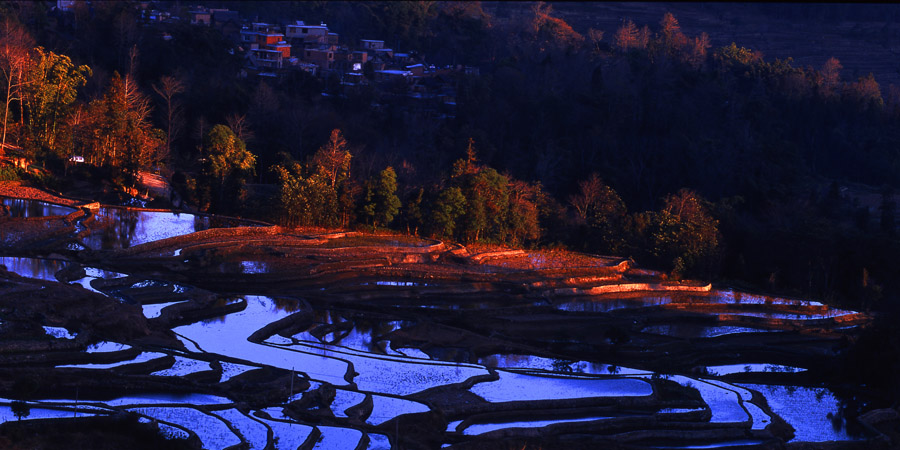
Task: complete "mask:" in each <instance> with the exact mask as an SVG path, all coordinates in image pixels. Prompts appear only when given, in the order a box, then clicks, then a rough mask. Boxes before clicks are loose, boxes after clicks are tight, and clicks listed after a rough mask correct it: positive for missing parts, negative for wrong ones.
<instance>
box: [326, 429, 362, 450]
mask: <svg viewBox="0 0 900 450" xmlns="http://www.w3.org/2000/svg"><path fill="white" fill-rule="evenodd" d="M316 428H318V429H319V431H320V432H321V433H322V437H321V438H320V440H319V442H318V443H317V444H316V447H315V448H316V449H321V450H325V449H334V450H344V449H349V448H356V446H357V445H358V444H359V440H360V439H362V437H363V433H362V431H359V430H354V429H352V428H340V427H326V426H322V425H319V426H317V427H316Z"/></svg>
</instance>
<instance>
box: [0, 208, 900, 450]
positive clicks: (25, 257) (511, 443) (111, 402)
mask: <svg viewBox="0 0 900 450" xmlns="http://www.w3.org/2000/svg"><path fill="white" fill-rule="evenodd" d="M4 202H5V203H4V204H7V202H8V203H9V204H15V205H17V206H16V207H17V208H18V210H19V211H27V214H25V213H22V214H13V215H10V216H8V217H5V218H3V219H2V221H0V229H2V230H5V233H4V234H5V235H6V236H7V237H8V238H4V239H3V240H2V241H0V242H2V245H0V264H2V265H3V266H4V268H5V271H0V422H3V424H0V431H2V430H3V428H4V427H5V428H10V427H17V426H18V427H22V426H23V425H22V424H25V423H31V424H32V425H34V424H37V425H40V424H41V423H45V424H47V426H48V427H49V426H61V425H59V424H65V423H72V422H73V421H74V422H76V423H78V421H88V420H90V421H93V422H90V423H98V422H102V421H129V423H134V424H135V426H147V427H151V428H153V429H155V430H158V431H159V432H160V433H162V434H163V435H165V436H168V437H169V438H170V439H172V440H171V441H170V442H172V443H177V444H178V445H183V446H184V447H185V448H208V449H220V448H234V449H238V448H245V449H275V448H279V449H282V448H292V449H294V448H303V449H313V448H315V449H319V448H321V449H326V448H334V449H390V448H394V449H401V448H402V449H428V448H434V449H438V448H452V449H496V448H545V449H547V448H784V447H785V446H787V447H788V448H790V447H792V446H793V447H796V448H879V447H878V446H879V445H881V446H882V447H881V448H888V447H886V446H885V445H886V444H885V443H884V441H883V440H879V436H877V435H876V434H875V433H877V432H875V431H872V430H871V429H867V428H866V427H864V426H860V424H858V423H856V422H855V421H854V420H852V418H850V419H849V420H848V416H847V415H846V414H845V413H844V408H845V403H846V399H847V398H848V397H849V396H850V394H847V393H846V392H845V391H846V390H845V389H844V387H841V386H830V385H827V384H826V383H825V382H826V381H827V380H828V376H827V374H828V371H829V370H830V366H831V365H833V364H834V363H835V361H836V358H837V356H838V354H839V352H840V350H841V348H842V346H843V343H845V342H846V341H847V340H848V339H853V338H854V336H855V335H856V334H857V333H858V332H859V329H860V328H861V327H864V326H866V324H867V323H869V321H870V319H871V318H870V317H869V316H867V315H865V314H862V313H858V312H854V311H846V310H839V309H832V308H829V307H828V306H825V305H822V304H819V303H816V302H814V301H809V300H806V299H781V298H771V297H764V296H755V295H750V294H745V293H740V292H735V291H733V290H729V289H716V288H714V287H712V286H708V285H703V284H699V283H689V282H685V283H674V282H668V281H665V280H664V279H663V277H661V275H660V274H658V273H655V272H651V271H646V270H640V269H639V268H636V267H634V265H633V263H632V262H631V261H625V260H620V259H614V258H603V257H596V256H592V255H571V256H570V257H568V259H567V256H566V255H565V254H561V253H558V252H545V253H542V252H523V251H490V252H487V251H483V252H477V251H474V250H469V249H466V248H464V247H461V246H458V245H451V244H445V243H443V242H439V241H434V240H428V239H421V238H412V237H406V236H375V235H362V234H358V233H330V234H326V233H304V232H303V231H298V230H285V229H280V228H277V227H265V226H247V225H250V224H244V223H240V222H237V221H224V220H218V219H216V218H214V217H208V216H201V215H191V214H183V213H182V214H176V213H172V212H166V211H141V210H128V209H123V208H110V207H102V206H101V207H99V208H93V209H87V208H74V207H69V208H67V209H61V208H62V207H59V208H60V209H58V208H56V207H53V206H47V205H42V204H36V206H34V205H30V204H28V203H27V202H26V201H23V200H17V201H15V202H12V201H7V200H4ZM23 405H24V406H25V407H26V408H25V409H27V410H28V413H27V414H24V415H23V414H17V412H18V413H21V410H22V407H23ZM19 419H22V420H21V422H20V420H19ZM84 423H86V424H87V423H88V422H84ZM37 425H34V426H37ZM173 445H174V444H173ZM809 446H812V447H809Z"/></svg>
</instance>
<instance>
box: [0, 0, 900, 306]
mask: <svg viewBox="0 0 900 450" xmlns="http://www.w3.org/2000/svg"><path fill="white" fill-rule="evenodd" d="M206 3H208V6H210V7H216V6H222V5H224V6H227V7H229V8H231V9H234V10H238V11H239V12H241V14H242V15H243V16H245V17H246V18H248V19H256V20H268V21H277V20H286V21H290V20H293V19H299V18H303V19H305V20H309V21H328V23H329V24H330V26H331V27H332V28H334V29H335V30H337V31H338V32H339V33H340V34H341V39H342V40H347V41H353V40H355V39H359V38H372V37H375V38H382V39H385V40H386V41H387V42H388V43H389V44H390V45H394V46H396V47H398V48H403V49H410V50H415V51H416V52H418V53H419V54H421V55H423V56H422V57H423V58H424V59H425V60H426V61H428V62H429V63H431V64H436V65H439V66H440V65H445V64H449V65H456V64H461V65H468V66H472V67H477V68H479V72H480V73H479V74H465V73H462V72H453V73H451V74H449V75H446V76H445V78H446V79H445V80H443V81H444V82H447V83H448V84H451V85H452V86H453V87H454V90H455V104H456V110H455V113H454V114H453V115H450V116H444V117H436V116H434V115H430V114H426V112H427V111H424V110H423V108H422V106H421V105H419V104H418V103H416V102H415V101H410V100H409V98H408V97H405V96H404V95H401V94H402V93H403V89H404V87H403V86H392V85H384V84H376V83H371V84H368V85H365V86H362V87H355V88H352V89H351V88H349V87H347V86H346V85H344V84H342V83H341V82H340V80H339V79H338V78H336V77H335V76H325V77H315V76H312V75H310V74H308V73H305V72H302V71H291V72H287V73H284V74H282V75H281V76H279V77H277V78H265V77H256V76H242V66H243V55H242V53H241V51H240V49H239V48H238V47H237V46H236V45H235V43H233V42H231V41H229V40H228V39H226V37H225V36H223V35H222V34H221V33H220V32H219V31H218V30H216V29H214V28H210V27H198V26H192V25H189V24H187V23H166V24H147V23H144V22H143V21H142V16H141V11H140V8H139V7H140V5H139V4H137V3H133V2H99V3H96V4H93V5H92V6H91V8H90V9H86V8H76V9H75V10H74V12H73V13H71V14H65V15H63V14H58V13H56V12H54V11H51V10H50V6H51V5H48V4H44V3H31V2H20V3H17V2H7V3H4V4H3V5H2V7H0V8H2V26H3V30H4V32H3V33H2V36H3V37H2V40H3V42H2V43H0V50H2V51H0V53H2V58H0V59H2V66H3V74H2V75H3V77H2V80H0V81H2V82H3V83H2V84H3V93H4V94H5V95H4V100H5V101H6V102H5V103H6V105H7V108H6V111H5V113H4V118H5V121H4V139H5V142H7V143H10V144H14V145H17V146H20V147H21V148H22V152H23V153H24V154H26V156H28V157H30V158H33V159H34V160H35V161H37V162H38V165H40V166H42V167H43V168H44V169H46V171H45V172H40V175H35V174H25V173H24V172H23V171H21V170H19V171H18V172H17V171H15V170H13V169H12V168H5V169H3V170H4V171H3V176H4V177H7V178H28V177H31V178H38V179H37V180H35V181H38V182H43V183H45V184H47V185H48V186H51V187H54V188H60V189H63V188H65V187H66V186H67V185H68V184H71V183H72V182H73V180H85V179H87V180H93V181H94V182H97V183H100V182H103V181H104V180H105V181H112V182H113V183H114V184H117V185H121V186H126V187H130V186H133V185H134V184H135V183H136V179H137V174H138V173H139V172H140V171H142V170H150V169H154V168H155V169H159V170H162V172H163V173H166V174H169V175H170V180H171V181H172V183H173V186H174V187H175V188H176V190H177V191H178V192H179V194H180V196H181V197H182V198H183V199H184V200H186V201H187V202H188V204H190V205H193V206H194V207H197V208H199V209H201V210H204V211H209V212H219V213H226V214H236V215H243V216H250V217H257V218H263V219H267V220H271V221H276V222H279V223H282V224H285V225H318V226H328V227H375V228H391V229H394V230H397V231H401V232H408V233H418V234H424V235H433V236H439V237H444V238H450V239H455V240H459V241H463V242H476V241H481V242H489V243H499V244H511V245H521V246H542V247H565V248H570V249H575V250H580V251H587V252H597V253H605V254H614V255H620V256H625V257H633V258H635V260H636V261H638V263H639V264H641V265H644V266H650V267H655V268H659V269H662V270H665V271H667V272H669V273H671V275H672V276H673V277H675V278H678V277H691V278H701V279H707V280H715V281H719V282H726V283H745V284H747V285H749V286H752V287H753V289H756V290H765V291H770V292H776V293H780V294H784V295H791V296H797V297H803V298H814V299H824V300H825V301H828V302H830V303H832V304H838V305H843V306H847V307H852V308H857V309H875V310H889V309H891V308H895V307H896V306H895V305H897V302H898V300H897V293H898V292H900V291H898V288H900V286H898V285H897V283H898V281H897V280H900V277H898V275H900V274H898V270H897V269H898V265H897V264H896V262H894V255H896V254H897V253H898V250H900V245H898V239H897V234H896V223H895V217H896V206H895V200H894V189H895V187H896V186H895V185H896V180H898V179H900V177H898V175H900V157H898V156H900V154H898V150H897V149H898V148H900V145H898V144H900V129H898V124H900V122H898V118H900V116H898V114H900V88H897V87H895V86H883V85H880V84H879V82H878V80H876V79H874V77H872V76H863V77H859V78H856V79H850V78H849V77H848V76H847V75H846V74H844V72H843V70H842V66H841V63H840V61H838V60H837V59H831V60H829V61H828V62H827V63H825V64H824V65H823V66H822V67H799V66H797V65H795V64H794V63H793V62H792V60H790V59H786V60H778V59H770V58H766V57H765V56H764V55H762V54H761V53H759V52H758V51H754V50H753V49H748V48H744V47H742V46H741V43H740V42H738V43H734V44H731V45H725V46H718V47H714V46H713V45H711V43H710V40H709V37H708V36H706V35H705V34H704V33H703V32H702V30H697V31H691V32H688V31H685V30H682V29H681V27H680V26H679V23H678V20H677V18H676V17H675V16H673V15H671V14H666V15H664V16H663V17H661V18H660V20H659V22H658V23H653V24H649V25H648V26H644V25H638V24H635V23H633V22H631V21H630V20H627V18H626V19H624V20H622V21H621V23H620V25H619V26H618V27H617V29H615V30H597V29H592V28H589V29H579V30H576V29H574V28H573V27H572V26H570V25H569V24H568V23H566V22H565V21H564V20H562V19H560V18H559V16H558V14H556V12H555V11H554V10H553V5H552V4H528V5H518V6H517V7H516V8H512V7H511V6H502V5H500V6H498V5H496V4H488V3H486V4H484V5H482V4H480V3H478V2H462V3H458V2H447V3H443V2H436V3H431V2H397V3H394V2H384V3H380V2H365V3H343V2H275V3H266V2H261V3H254V2H226V3H227V4H226V3H222V2H218V3H217V2H206ZM219 3H222V5H219ZM158 7H159V8H160V9H166V8H168V9H169V10H172V11H174V12H175V13H179V10H178V8H179V7H180V8H181V11H180V12H181V13H183V12H184V10H185V7H184V6H182V5H180V4H177V3H166V2H160V3H159V4H158ZM499 9H504V13H503V14H502V16H501V15H499V14H498V15H492V11H494V12H496V11H497V10H499ZM163 33H164V34H165V35H167V36H169V37H170V39H161V38H160V36H161V34H163ZM423 83H426V82H425V81H423ZM72 154H78V155H84V157H85V159H86V160H87V164H85V165H84V166H83V167H82V166H79V167H73V166H72V165H71V164H67V163H66V158H67V157H68V156H69V155H72ZM267 186H268V187H267ZM862 194H871V195H868V196H864V195H862ZM872 198H876V199H877V200H875V201H874V204H873V200H872Z"/></svg>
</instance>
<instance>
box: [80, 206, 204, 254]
mask: <svg viewBox="0 0 900 450" xmlns="http://www.w3.org/2000/svg"><path fill="white" fill-rule="evenodd" d="M96 220H97V224H98V225H103V227H102V228H100V229H97V228H96V226H95V228H93V229H92V231H91V234H90V236H88V237H86V238H84V243H85V244H86V245H87V246H88V247H90V248H91V249H95V250H97V249H118V248H128V247H133V246H135V245H139V244H144V243H147V242H153V241H158V240H160V239H166V238H170V237H175V236H182V235H185V234H189V233H193V232H195V231H202V230H206V229H208V228H209V227H210V223H209V218H208V217H205V216H195V215H193V214H179V213H174V212H163V211H130V210H127V209H120V208H108V207H103V208H100V211H99V212H98V213H97V217H96Z"/></svg>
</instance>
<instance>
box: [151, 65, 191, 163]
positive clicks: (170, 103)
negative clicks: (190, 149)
mask: <svg viewBox="0 0 900 450" xmlns="http://www.w3.org/2000/svg"><path fill="white" fill-rule="evenodd" d="M184 89H185V88H184V83H183V82H182V81H181V79H179V78H176V77H170V76H164V77H162V78H160V79H159V84H158V85H153V90H154V91H156V93H157V94H159V96H160V97H162V99H163V103H164V107H165V117H166V146H165V149H164V155H162V156H163V158H162V159H164V160H168V159H169V158H170V157H171V155H172V143H173V142H175V139H177V138H178V135H179V134H181V128H182V123H181V115H182V113H183V112H184V107H183V105H182V104H181V102H180V101H179V100H178V99H176V98H175V96H177V95H178V94H181V93H182V92H184Z"/></svg>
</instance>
